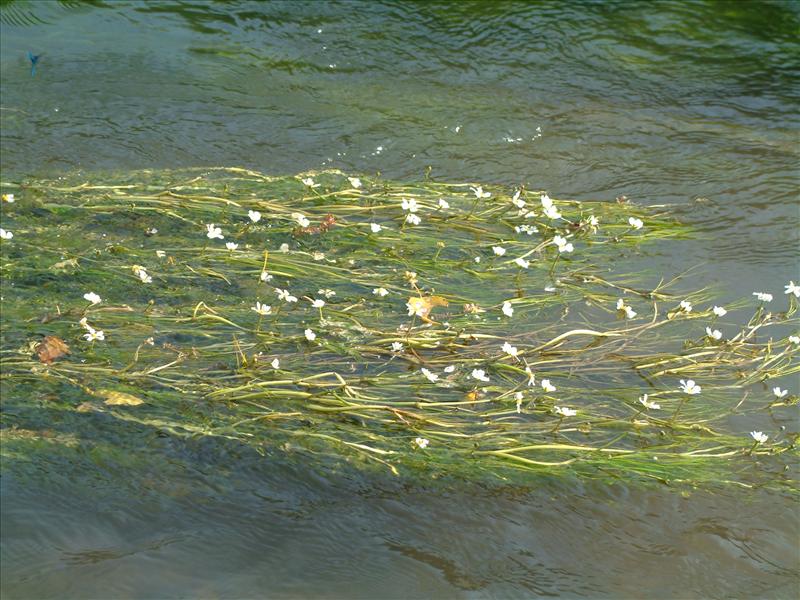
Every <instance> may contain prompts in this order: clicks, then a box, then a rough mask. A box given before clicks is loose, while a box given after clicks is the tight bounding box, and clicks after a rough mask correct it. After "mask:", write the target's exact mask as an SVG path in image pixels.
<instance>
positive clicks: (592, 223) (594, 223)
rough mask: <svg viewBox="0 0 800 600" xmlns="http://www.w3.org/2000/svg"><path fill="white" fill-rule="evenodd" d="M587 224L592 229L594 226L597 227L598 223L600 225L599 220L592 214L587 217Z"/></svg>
mask: <svg viewBox="0 0 800 600" xmlns="http://www.w3.org/2000/svg"><path fill="white" fill-rule="evenodd" d="M589 225H590V226H591V227H592V228H593V229H595V228H597V226H598V225H600V220H599V219H598V218H597V217H595V216H594V215H592V216H591V217H589Z"/></svg>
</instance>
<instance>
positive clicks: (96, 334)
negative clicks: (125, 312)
mask: <svg viewBox="0 0 800 600" xmlns="http://www.w3.org/2000/svg"><path fill="white" fill-rule="evenodd" d="M83 337H85V338H86V341H87V342H93V341H95V340H100V341H101V342H102V341H103V340H105V339H106V335H105V334H104V333H103V332H102V331H97V330H95V329H92V328H91V327H90V328H89V332H88V333H84V334H83Z"/></svg>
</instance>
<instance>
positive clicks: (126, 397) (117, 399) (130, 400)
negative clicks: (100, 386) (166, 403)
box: [97, 390, 144, 406]
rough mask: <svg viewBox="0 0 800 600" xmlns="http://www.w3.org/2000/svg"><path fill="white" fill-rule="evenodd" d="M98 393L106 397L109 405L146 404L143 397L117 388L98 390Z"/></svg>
mask: <svg viewBox="0 0 800 600" xmlns="http://www.w3.org/2000/svg"><path fill="white" fill-rule="evenodd" d="M97 395H98V396H100V397H101V398H104V399H105V403H106V404H108V405H109V406H139V405H140V404H144V400H142V399H141V398H137V397H136V396H134V395H132V394H127V393H125V392H118V391H116V390H98V391H97Z"/></svg>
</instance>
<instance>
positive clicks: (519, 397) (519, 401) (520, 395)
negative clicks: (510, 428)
mask: <svg viewBox="0 0 800 600" xmlns="http://www.w3.org/2000/svg"><path fill="white" fill-rule="evenodd" d="M524 397H525V396H524V395H523V393H522V392H516V393H515V394H514V400H516V401H517V413H521V412H522V400H523V398H524Z"/></svg>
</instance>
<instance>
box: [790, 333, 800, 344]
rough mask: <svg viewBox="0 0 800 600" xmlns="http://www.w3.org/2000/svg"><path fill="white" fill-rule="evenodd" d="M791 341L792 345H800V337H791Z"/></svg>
mask: <svg viewBox="0 0 800 600" xmlns="http://www.w3.org/2000/svg"><path fill="white" fill-rule="evenodd" d="M789 341H790V342H791V343H793V344H798V345H800V335H790V336H789Z"/></svg>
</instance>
